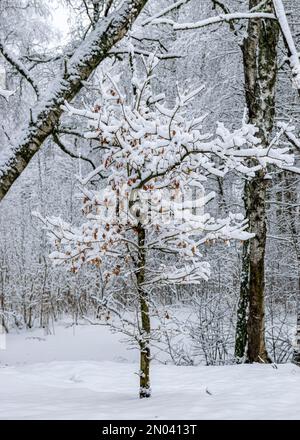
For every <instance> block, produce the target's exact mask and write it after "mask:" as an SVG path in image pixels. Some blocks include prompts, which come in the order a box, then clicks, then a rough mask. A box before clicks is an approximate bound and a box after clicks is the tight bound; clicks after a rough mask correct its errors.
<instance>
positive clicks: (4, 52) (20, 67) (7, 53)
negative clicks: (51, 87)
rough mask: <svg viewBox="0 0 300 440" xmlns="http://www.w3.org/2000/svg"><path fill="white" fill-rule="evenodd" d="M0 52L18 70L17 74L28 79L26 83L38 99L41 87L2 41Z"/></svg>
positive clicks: (0, 42)
mask: <svg viewBox="0 0 300 440" xmlns="http://www.w3.org/2000/svg"><path fill="white" fill-rule="evenodd" d="M0 52H1V53H2V55H3V56H4V58H5V59H6V61H8V62H9V64H10V65H11V66H12V67H13V68H14V69H16V70H17V72H18V73H19V74H20V75H21V76H22V77H23V78H25V79H26V81H27V82H28V83H29V84H30V85H31V87H32V88H33V90H34V91H35V93H36V95H37V97H39V95H40V91H39V86H38V84H37V83H36V81H35V79H34V78H33V77H32V75H31V73H30V72H29V70H28V69H27V68H26V66H25V65H24V64H23V63H22V62H21V61H20V60H19V59H18V58H17V57H16V56H15V55H14V54H13V53H12V52H11V51H10V50H9V49H8V48H7V47H5V45H4V43H3V42H2V41H1V40H0Z"/></svg>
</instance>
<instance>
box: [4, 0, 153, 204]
mask: <svg viewBox="0 0 300 440" xmlns="http://www.w3.org/2000/svg"><path fill="white" fill-rule="evenodd" d="M146 2H147V0H126V1H124V2H123V3H122V5H121V7H120V8H119V9H117V10H116V11H114V12H112V13H111V14H110V15H109V16H108V17H106V18H103V19H102V20H100V21H99V22H98V23H97V25H96V26H95V29H94V30H93V31H92V32H91V33H90V34H89V35H88V36H87V37H86V38H85V40H83V41H82V43H81V44H80V45H79V47H78V48H77V49H76V51H75V52H74V54H73V56H72V57H71V58H70V59H69V60H68V62H67V64H66V66H65V69H64V71H63V72H62V73H61V76H60V77H58V78H57V79H56V80H55V81H53V83H51V85H50V86H49V88H48V90H47V91H46V92H45V94H44V95H43V96H42V97H41V98H40V99H39V103H38V105H37V106H36V107H35V108H34V109H33V111H32V112H31V113H32V115H31V117H30V120H29V122H28V124H27V126H25V127H24V129H23V131H22V135H21V137H20V139H19V141H18V142H16V143H15V146H14V148H12V149H11V148H10V149H9V150H7V151H4V152H3V153H2V154H1V157H0V201H1V200H2V199H3V197H4V196H5V194H6V193H7V192H8V190H9V189H10V187H11V186H12V184H13V183H14V181H15V180H16V179H17V178H18V177H19V175H20V174H21V173H22V172H23V170H24V169H25V168H26V167H27V165H28V163H29V162H30V160H31V158H32V157H33V156H34V155H35V153H36V152H37V151H38V150H39V148H40V147H41V145H42V144H43V142H44V141H45V140H46V139H47V138H48V136H50V135H51V133H52V132H53V129H54V128H55V127H56V125H57V123H58V121H59V118H60V116H61V113H62V109H61V108H60V105H61V104H62V103H63V102H64V101H65V100H67V101H70V100H72V99H73V98H74V97H75V96H76V94H77V93H78V92H79V91H80V90H81V88H82V87H83V84H84V81H86V80H87V79H88V78H89V77H90V75H91V73H92V72H93V71H94V70H95V69H96V67H97V66H98V65H99V64H100V62H101V61H102V60H103V59H104V58H106V57H107V56H108V54H109V51H110V50H111V49H112V47H113V46H114V45H115V44H116V43H117V42H118V41H120V40H121V39H122V37H123V36H124V35H125V34H126V32H127V31H128V29H129V28H130V26H131V24H132V23H133V21H134V20H135V19H136V17H137V16H138V15H139V13H140V11H141V10H142V8H143V7H144V5H145V4H146Z"/></svg>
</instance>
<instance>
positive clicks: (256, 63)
mask: <svg viewBox="0 0 300 440" xmlns="http://www.w3.org/2000/svg"><path fill="white" fill-rule="evenodd" d="M259 4H260V0H249V9H251V8H254V7H256V6H258V5H259ZM264 12H274V11H273V4H272V1H271V0H269V1H268V2H267V3H266V4H265V6H264ZM278 40H279V26H278V24H277V23H276V22H274V21H271V20H254V19H253V20H250V21H249V24H248V31H247V37H246V38H245V40H244V44H243V61H244V76H245V96H246V103H247V108H248V116H249V122H250V123H252V124H255V125H256V126H257V127H258V129H259V132H258V136H259V138H260V140H261V145H262V147H266V146H267V145H268V144H269V141H270V135H271V133H272V129H273V126H274V117H275V89H276V79H277V48H278ZM266 191H267V179H266V176H265V172H264V171H259V172H257V173H256V175H255V177H254V178H253V179H251V180H248V181H247V182H246V183H245V195H244V201H245V211H246V216H247V218H248V219H249V229H250V230H251V232H253V233H255V237H254V238H253V239H251V240H250V241H249V243H248V244H247V245H246V246H245V247H244V252H243V263H242V264H243V276H242V281H241V291H240V293H241V298H240V307H239V314H238V323H237V334H236V355H237V357H239V358H240V357H242V355H243V354H244V352H245V348H246V343H247V344H248V348H247V354H246V357H247V361H248V362H269V361H270V358H269V356H268V354H267V350H266V345H265V320H264V314H265V311H264V308H265V307H264V297H265V265H264V258H265V247H266V232H267V231H266ZM247 306H248V313H247V310H246V308H247ZM247 314H248V319H247V318H246V317H247ZM245 335H247V337H246V336H245Z"/></svg>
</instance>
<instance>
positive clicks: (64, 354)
mask: <svg viewBox="0 0 300 440" xmlns="http://www.w3.org/2000/svg"><path fill="white" fill-rule="evenodd" d="M118 339H119V337H118V336H117V335H111V334H110V333H109V331H108V329H106V328H102V327H101V328H100V327H98V326H97V327H95V326H93V327H90V326H89V327H87V326H84V327H83V326H81V327H79V328H76V331H75V333H74V329H72V328H68V329H64V328H63V327H58V328H57V329H56V335H51V336H45V335H43V333H42V332H41V331H34V332H31V333H21V334H18V335H9V336H8V339H7V349H6V350H2V351H0V390H1V394H0V418H1V419H299V418H300V413H299V405H300V368H297V367H295V366H293V365H291V364H286V365H279V366H278V369H275V368H274V367H272V366H270V365H237V366H225V367H175V366H171V365H161V364H154V365H153V366H152V388H153V397H152V398H151V399H149V400H143V401H140V400H139V399H138V398H137V391H138V377H137V375H136V374H135V373H136V371H137V370H138V365H137V353H136V352H135V351H127V350H126V348H125V347H124V345H123V344H121V343H120V342H119V340H118Z"/></svg>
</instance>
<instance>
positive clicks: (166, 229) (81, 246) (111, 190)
mask: <svg viewBox="0 0 300 440" xmlns="http://www.w3.org/2000/svg"><path fill="white" fill-rule="evenodd" d="M143 64H144V70H145V74H144V75H143V78H142V79H139V76H138V75H137V74H135V75H134V76H133V80H132V81H133V85H134V89H135V94H134V97H133V99H132V100H131V102H130V99H129V98H128V95H127V96H125V95H124V94H123V93H122V90H121V87H120V86H119V85H118V81H117V80H116V78H114V77H113V76H112V75H110V74H109V73H106V74H105V75H103V78H102V81H101V84H100V91H101V93H100V97H99V99H98V100H97V101H96V102H95V105H94V107H93V108H92V109H91V110H88V109H78V108H75V107H73V106H71V105H70V104H68V103H65V107H64V108H65V110H67V111H68V112H69V114H70V115H72V116H74V117H75V116H77V117H80V118H86V119H87V121H88V126H89V131H87V132H86V133H85V137H86V138H93V139H97V142H98V148H99V150H100V152H101V154H100V156H101V157H100V159H99V160H100V163H99V165H98V166H97V167H96V169H95V170H94V171H92V172H91V173H90V174H88V175H87V176H86V177H85V178H79V180H80V182H81V190H82V192H83V195H84V199H83V214H84V216H85V222H84V223H83V224H81V225H80V226H73V225H71V224H68V223H66V222H65V221H63V220H61V219H60V218H43V217H42V216H40V215H39V217H40V218H41V219H42V220H43V222H44V223H45V225H46V228H47V229H48V231H49V234H50V237H51V240H52V242H53V245H54V246H55V247H56V250H55V252H53V253H52V254H51V258H52V259H53V260H54V262H55V263H56V264H65V265H66V266H67V267H69V268H70V269H71V271H72V272H74V273H76V272H77V271H78V270H79V269H80V268H81V267H82V266H83V265H86V264H92V265H95V266H96V267H98V268H99V270H100V271H101V273H102V277H103V282H104V284H105V290H106V294H105V297H104V300H103V301H102V304H101V305H102V307H103V310H105V312H106V313H107V314H106V319H107V321H109V322H110V321H111V320H112V326H113V328H117V327H116V324H114V318H113V316H114V317H116V318H117V319H118V320H119V322H120V323H121V324H122V325H120V326H119V328H120V329H121V330H122V331H123V332H125V333H126V334H128V335H131V336H132V337H133V338H134V339H135V341H136V343H137V345H138V346H139V349H140V372H139V375H140V397H141V398H143V397H149V396H150V394H151V391H150V371H149V368H150V360H151V353H150V342H151V339H152V338H153V337H155V336H154V335H153V334H152V333H153V332H152V329H151V323H150V317H151V314H152V311H151V307H152V304H151V298H152V293H153V292H154V291H157V290H158V289H161V288H163V286H166V285H170V284H179V285H187V284H197V283H199V282H200V281H201V280H203V279H204V280H207V279H208V277H209V275H210V268H209V264H208V263H207V262H206V261H204V260H203V257H202V254H201V247H202V245H203V244H204V243H205V242H207V241H215V240H224V241H227V240H230V239H239V240H245V239H248V238H250V237H252V235H251V234H250V233H248V232H245V229H246V228H247V220H245V219H244V218H243V216H242V215H241V214H233V213H229V214H228V216H227V217H226V218H224V219H214V218H213V217H212V216H211V215H210V214H209V213H208V212H206V209H205V207H206V205H207V204H208V203H209V202H210V201H211V200H212V199H213V197H214V194H213V193H212V192H210V193H208V194H205V192H204V184H205V181H206V178H207V176H208V175H215V176H222V177H224V176H225V175H226V174H227V173H228V172H229V171H231V170H235V171H237V172H240V173H242V174H243V175H245V176H253V175H254V173H255V172H256V171H257V170H259V169H262V168H264V167H265V165H266V164H267V163H271V164H276V165H278V166H286V167H288V166H291V165H292V163H293V156H292V155H290V153H289V150H288V149H286V148H285V149H280V148H277V147H276V145H275V143H274V145H273V146H271V147H268V148H263V147H262V146H261V144H260V140H259V138H258V137H256V133H257V129H256V127H255V126H253V125H251V124H246V123H245V121H243V122H242V125H241V128H238V129H236V130H233V131H229V130H228V129H226V128H225V126H224V125H223V124H221V123H218V124H217V128H216V131H215V133H214V134H211V133H207V132H205V131H204V129H203V123H204V120H205V116H200V117H199V118H190V117H189V104H190V102H191V101H192V100H193V98H194V97H195V96H196V95H197V94H199V93H201V91H202V87H200V88H195V89H194V90H193V91H192V92H186V91H185V92H183V91H181V90H180V87H178V88H177V99H176V104H175V106H174V107H173V108H168V107H167V106H166V104H165V102H164V99H165V97H164V95H162V94H160V95H155V94H154V93H153V91H152V90H153V89H152V87H151V84H152V82H153V80H154V79H155V69H156V68H157V64H158V60H157V59H156V58H155V57H154V56H151V57H149V59H148V61H147V62H146V61H144V60H143ZM249 158H255V159H256V164H255V166H252V167H251V166H249V165H248V163H249ZM99 176H101V178H102V180H104V183H102V184H99V186H100V189H97V190H95V189H94V187H93V186H89V182H91V180H93V181H95V179H99ZM190 192H192V195H191V196H190ZM122 304H123V305H122ZM124 304H125V305H126V307H124ZM120 310H123V313H121V312H120ZM133 310H135V314H131V315H130V316H135V318H134V319H133V320H132V317H128V316H127V314H126V311H127V313H128V312H129V311H133ZM124 315H125V316H124Z"/></svg>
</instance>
